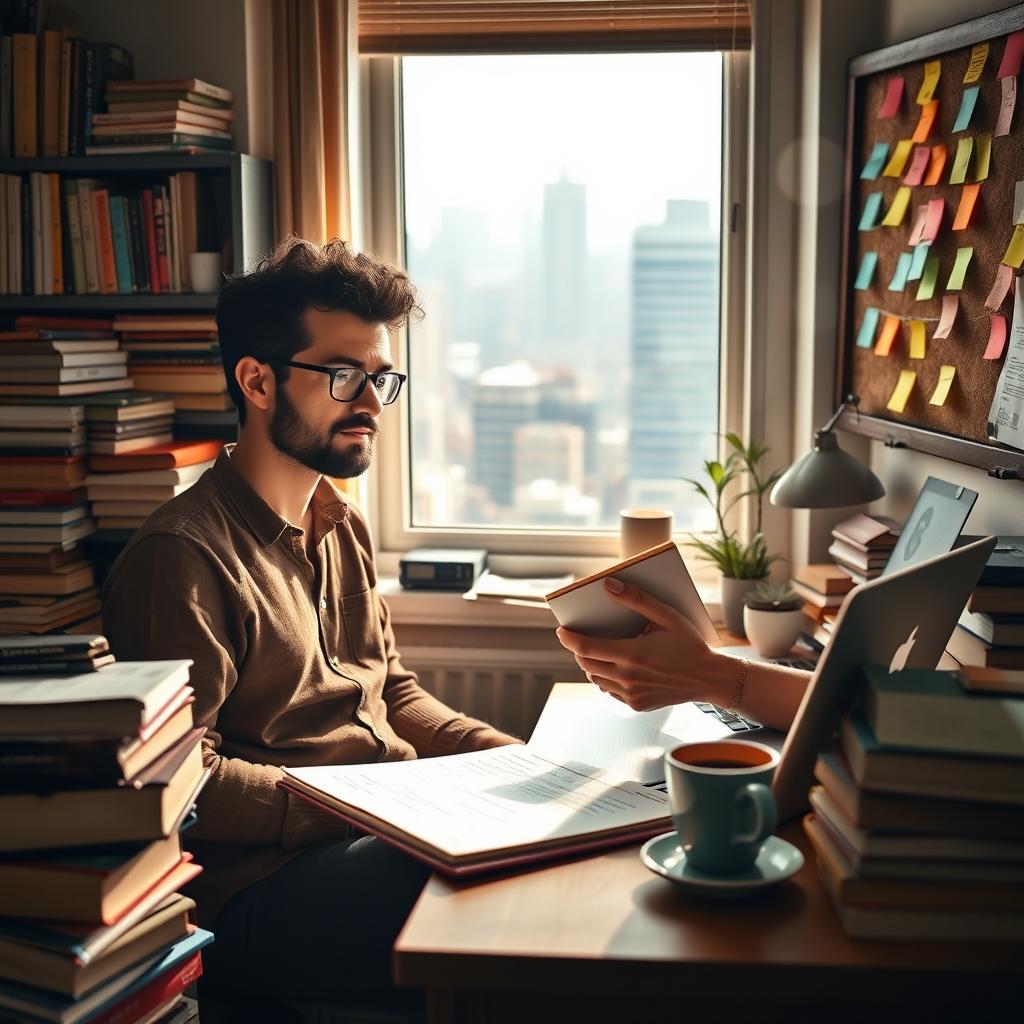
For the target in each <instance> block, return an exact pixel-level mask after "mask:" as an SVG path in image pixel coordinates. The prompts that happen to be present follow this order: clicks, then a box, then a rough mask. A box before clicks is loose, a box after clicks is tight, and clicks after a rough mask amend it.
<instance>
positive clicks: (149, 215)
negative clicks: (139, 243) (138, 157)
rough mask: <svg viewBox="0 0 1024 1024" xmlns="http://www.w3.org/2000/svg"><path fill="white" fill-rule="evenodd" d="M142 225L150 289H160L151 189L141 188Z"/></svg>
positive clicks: (154, 290)
mask: <svg viewBox="0 0 1024 1024" xmlns="http://www.w3.org/2000/svg"><path fill="white" fill-rule="evenodd" d="M142 227H143V230H144V232H145V235H146V269H147V272H148V274H149V287H150V291H152V292H154V293H156V292H159V291H160V263H159V260H158V258H157V251H156V223H155V220H154V216H153V190H152V189H151V188H147V189H143V190H142Z"/></svg>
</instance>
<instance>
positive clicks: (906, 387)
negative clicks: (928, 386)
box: [885, 370, 917, 412]
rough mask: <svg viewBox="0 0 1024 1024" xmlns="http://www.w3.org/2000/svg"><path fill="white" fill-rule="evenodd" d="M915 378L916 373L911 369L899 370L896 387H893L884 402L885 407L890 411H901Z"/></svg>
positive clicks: (905, 405) (905, 404) (904, 406)
mask: <svg viewBox="0 0 1024 1024" xmlns="http://www.w3.org/2000/svg"><path fill="white" fill-rule="evenodd" d="M915 380H917V374H916V373H915V372H914V371H913V370H900V379H899V380H898V381H896V387H895V388H894V389H893V393H892V397H891V398H890V399H889V401H888V402H887V403H886V406H885V407H886V409H888V410H889V411H890V412H903V410H904V409H905V408H906V407H907V399H908V398H910V392H911V391H913V389H914V381H915Z"/></svg>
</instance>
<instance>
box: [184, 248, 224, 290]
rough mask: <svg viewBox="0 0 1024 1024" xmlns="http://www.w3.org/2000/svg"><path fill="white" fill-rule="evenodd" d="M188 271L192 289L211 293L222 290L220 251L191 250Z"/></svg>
mask: <svg viewBox="0 0 1024 1024" xmlns="http://www.w3.org/2000/svg"><path fill="white" fill-rule="evenodd" d="M188 272H189V276H190V278H191V281H192V291H194V292H199V293H200V294H203V295H211V294H213V293H214V292H216V291H219V290H220V280H221V257H220V253H219V252H190V253H189V254H188Z"/></svg>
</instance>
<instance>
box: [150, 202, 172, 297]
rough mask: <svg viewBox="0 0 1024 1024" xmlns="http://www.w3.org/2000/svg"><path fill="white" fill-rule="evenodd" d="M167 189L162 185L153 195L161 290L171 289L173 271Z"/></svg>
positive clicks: (167, 290)
mask: <svg viewBox="0 0 1024 1024" xmlns="http://www.w3.org/2000/svg"><path fill="white" fill-rule="evenodd" d="M166 211H167V189H166V188H165V187H164V186H163V185H161V186H160V187H159V188H158V189H157V192H156V195H155V196H154V197H153V226H154V228H155V231H156V257H157V264H158V266H159V268H160V291H162V292H169V291H170V290H171V271H170V265H169V263H168V256H167V249H168V246H167V213H166Z"/></svg>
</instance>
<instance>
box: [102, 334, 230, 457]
mask: <svg viewBox="0 0 1024 1024" xmlns="http://www.w3.org/2000/svg"><path fill="white" fill-rule="evenodd" d="M114 329H115V330H116V331H117V332H118V333H119V334H120V336H121V344H122V345H123V347H124V348H125V349H127V351H128V361H129V366H130V367H131V373H132V379H133V380H134V381H135V384H136V387H137V388H138V389H139V390H140V391H160V392H164V393H166V394H169V395H171V396H172V397H173V399H174V409H175V431H176V432H177V431H178V430H179V429H181V428H199V430H198V431H196V430H193V431H192V432H191V435H190V436H193V437H194V436H196V433H199V436H203V437H217V438H221V439H223V440H234V434H235V432H236V430H237V423H238V418H237V414H236V412H235V407H234V404H233V403H232V401H231V398H230V396H229V395H228V386H227V381H226V380H225V377H224V368H223V366H222V364H221V358H220V347H219V345H218V343H217V321H216V319H215V318H214V317H212V316H201V315H200V316H167V315H152V316H146V315H141V316H129V315H125V316H121V317H118V318H117V319H116V320H115V321H114ZM195 413H204V414H206V416H205V418H202V419H200V420H197V419H195V418H194V417H193V416H192V415H191V414H195ZM211 414H217V416H216V417H214V416H212V415H211ZM204 427H205V428H209V429H210V430H211V431H212V433H205V434H203V433H202V432H201V431H202V428H204Z"/></svg>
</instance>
